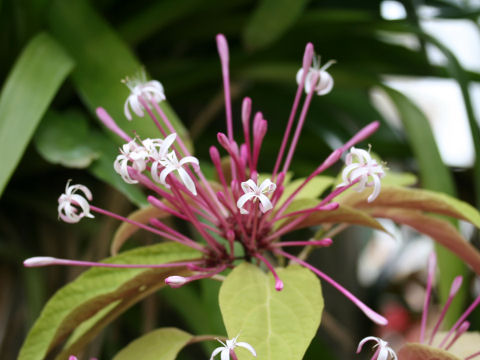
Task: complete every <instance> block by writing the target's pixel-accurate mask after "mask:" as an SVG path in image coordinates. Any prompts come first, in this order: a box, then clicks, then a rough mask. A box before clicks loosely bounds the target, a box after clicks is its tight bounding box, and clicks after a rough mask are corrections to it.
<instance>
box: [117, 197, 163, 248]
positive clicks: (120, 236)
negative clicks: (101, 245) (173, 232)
mask: <svg viewBox="0 0 480 360" xmlns="http://www.w3.org/2000/svg"><path fill="white" fill-rule="evenodd" d="M167 216H170V214H169V213H167V212H166V211H164V210H160V209H158V208H156V207H154V206H152V205H149V206H147V207H145V208H142V209H139V210H136V211H134V212H133V213H131V214H130V215H129V216H128V218H129V219H130V220H133V221H136V222H139V223H141V224H148V222H149V221H150V219H151V218H156V219H159V218H164V217H167ZM138 230H139V227H138V226H136V225H132V224H130V223H127V222H123V223H122V224H121V225H120V226H119V227H118V229H117V231H116V232H115V235H114V236H113V240H112V244H111V245H110V253H111V254H112V255H116V254H117V253H118V250H120V248H121V247H122V245H123V244H124V243H125V241H127V240H128V238H129V237H130V236H132V235H133V234H134V233H135V232H137V231H138Z"/></svg>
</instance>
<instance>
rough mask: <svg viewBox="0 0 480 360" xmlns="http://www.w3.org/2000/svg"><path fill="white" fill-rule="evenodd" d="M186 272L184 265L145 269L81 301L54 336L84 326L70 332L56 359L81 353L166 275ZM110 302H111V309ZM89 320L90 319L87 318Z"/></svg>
mask: <svg viewBox="0 0 480 360" xmlns="http://www.w3.org/2000/svg"><path fill="white" fill-rule="evenodd" d="M189 274H191V272H190V271H189V270H187V269H186V268H184V267H182V268H178V267H177V268H175V269H152V270H148V271H144V272H143V273H141V274H140V275H138V276H136V277H135V278H133V279H132V280H130V281H128V282H127V283H125V284H124V285H122V286H121V287H120V288H119V289H117V290H116V291H115V292H112V293H109V294H106V295H103V296H99V297H97V298H94V299H91V300H90V301H88V302H86V303H84V304H82V306H80V307H78V308H77V309H75V311H73V312H72V313H70V314H69V316H68V317H67V318H66V319H65V320H64V321H63V323H62V325H60V329H59V331H58V332H57V335H56V338H57V342H58V341H60V340H62V339H63V338H64V337H65V335H68V334H69V333H70V332H72V331H73V330H75V328H76V327H77V324H82V325H83V326H81V327H78V328H77V329H76V330H75V332H74V333H73V334H72V337H73V338H74V339H73V340H72V339H69V342H68V344H67V346H66V347H65V348H64V349H63V350H62V352H61V353H60V354H59V355H58V356H57V357H56V359H57V360H62V359H67V358H68V356H69V355H71V354H77V353H78V352H80V351H81V350H82V349H83V348H84V346H85V345H87V344H88V343H89V342H90V341H92V340H93V339H94V338H95V337H96V336H97V335H98V333H99V332H100V331H102V330H103V328H105V326H107V325H108V324H110V323H111V322H112V321H113V320H115V319H116V318H117V317H118V316H120V315H121V314H122V313H124V312H125V311H126V310H127V309H129V308H130V307H132V306H133V305H134V304H136V303H137V302H139V301H140V300H142V299H144V298H145V297H147V296H148V295H150V294H152V293H153V292H155V291H157V290H159V289H160V288H162V287H164V286H165V279H166V278H167V277H169V276H172V275H180V276H188V275H189ZM109 305H112V306H111V308H110V307H109ZM101 309H107V311H106V312H105V313H103V312H101ZM94 314H99V315H100V316H99V317H98V318H97V317H96V316H93V315H94ZM88 319H91V320H92V321H88ZM86 320H87V321H86ZM83 322H86V323H87V324H85V323H83ZM85 325H86V326H85ZM52 345H55V344H52Z"/></svg>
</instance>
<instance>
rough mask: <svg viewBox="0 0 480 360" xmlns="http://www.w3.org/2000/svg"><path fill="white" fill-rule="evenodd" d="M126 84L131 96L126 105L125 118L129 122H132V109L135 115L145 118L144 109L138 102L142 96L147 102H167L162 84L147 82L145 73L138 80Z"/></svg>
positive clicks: (153, 81)
mask: <svg viewBox="0 0 480 360" xmlns="http://www.w3.org/2000/svg"><path fill="white" fill-rule="evenodd" d="M124 82H125V84H126V85H127V86H128V88H129V89H130V95H129V96H128V98H127V100H126V101H125V105H124V113H125V117H126V118H127V119H128V120H132V115H131V114H130V108H131V109H132V111H133V112H134V113H135V114H137V115H138V116H140V117H143V114H144V113H143V110H144V107H143V105H142V103H141V102H140V101H139V100H138V97H139V96H141V97H142V98H143V99H145V101H147V102H156V103H158V102H160V101H162V100H165V91H164V89H163V86H162V84H161V83H160V82H159V81H157V80H150V81H147V80H146V76H145V73H144V72H142V73H141V74H140V75H139V78H138V79H132V80H130V79H126V80H125V81H124Z"/></svg>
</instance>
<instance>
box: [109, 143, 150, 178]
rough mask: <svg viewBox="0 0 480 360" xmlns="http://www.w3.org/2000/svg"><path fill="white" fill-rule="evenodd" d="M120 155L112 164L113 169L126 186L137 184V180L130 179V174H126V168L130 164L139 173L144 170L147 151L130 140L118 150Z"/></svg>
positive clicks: (147, 155)
mask: <svg viewBox="0 0 480 360" xmlns="http://www.w3.org/2000/svg"><path fill="white" fill-rule="evenodd" d="M147 140H150V139H147ZM147 140H145V141H147ZM150 141H152V140H150ZM120 153H121V154H120V155H118V156H117V158H116V159H115V161H114V163H113V168H114V169H115V171H116V172H117V173H118V174H120V176H121V177H122V179H123V181H125V182H126V183H127V184H136V183H138V181H137V180H134V179H132V178H131V177H130V174H129V173H128V166H129V163H130V162H131V165H130V166H131V167H132V168H134V169H135V170H137V171H138V172H139V173H140V172H142V171H143V170H145V168H146V167H147V161H148V157H149V153H148V151H147V149H145V148H144V147H143V146H140V145H138V144H137V143H136V142H135V140H132V141H130V142H129V143H127V144H125V145H123V146H122V148H121V149H120Z"/></svg>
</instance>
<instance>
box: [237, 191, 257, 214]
mask: <svg viewBox="0 0 480 360" xmlns="http://www.w3.org/2000/svg"><path fill="white" fill-rule="evenodd" d="M255 197H256V196H255V194H253V193H246V194H243V195H242V196H240V197H239V198H238V200H237V208H239V209H240V213H242V214H248V211H247V210H245V209H244V208H243V205H245V203H246V202H247V201H248V200H250V199H252V198H255Z"/></svg>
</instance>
